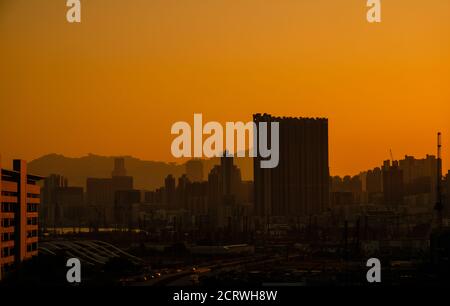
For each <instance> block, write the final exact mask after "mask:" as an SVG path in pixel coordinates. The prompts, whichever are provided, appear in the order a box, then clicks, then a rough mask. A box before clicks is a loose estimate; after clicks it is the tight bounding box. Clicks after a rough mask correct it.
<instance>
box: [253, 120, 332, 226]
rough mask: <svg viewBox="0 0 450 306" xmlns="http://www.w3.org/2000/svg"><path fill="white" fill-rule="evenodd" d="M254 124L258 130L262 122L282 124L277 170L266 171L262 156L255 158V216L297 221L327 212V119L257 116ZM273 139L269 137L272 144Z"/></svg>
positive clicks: (280, 125)
mask: <svg viewBox="0 0 450 306" xmlns="http://www.w3.org/2000/svg"><path fill="white" fill-rule="evenodd" d="M253 121H254V122H255V123H256V127H257V129H259V123H260V122H267V123H268V125H270V123H271V122H278V123H279V151H280V152H279V163H278V166H277V167H275V168H269V169H263V168H261V167H260V160H261V158H260V157H259V154H258V157H256V158H254V166H253V171H254V190H255V197H254V200H255V213H256V215H257V216H265V217H273V216H279V217H287V218H291V217H293V218H296V217H306V216H311V215H315V214H320V213H321V212H323V211H325V210H326V209H327V208H328V207H329V184H330V182H329V165H328V164H329V161H328V119H325V118H317V119H313V118H290V117H289V118H287V117H273V116H271V115H267V114H264V115H260V114H256V115H254V116H253ZM258 132H259V131H258ZM255 138H256V137H255ZM270 138H271V135H270V134H269V140H268V143H269V145H270Z"/></svg>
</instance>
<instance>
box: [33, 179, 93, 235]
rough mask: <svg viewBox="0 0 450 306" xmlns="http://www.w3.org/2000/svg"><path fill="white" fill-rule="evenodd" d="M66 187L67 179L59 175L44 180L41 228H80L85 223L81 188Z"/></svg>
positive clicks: (84, 207) (85, 211) (84, 208)
mask: <svg viewBox="0 0 450 306" xmlns="http://www.w3.org/2000/svg"><path fill="white" fill-rule="evenodd" d="M68 185H69V183H68V179H67V178H65V177H63V176H61V175H57V174H51V175H50V176H48V177H46V178H45V179H44V186H43V187H42V188H41V200H42V201H41V203H42V204H41V211H40V214H39V215H40V219H41V224H42V227H43V228H48V227H53V228H55V227H64V226H81V225H83V224H84V223H85V222H86V221H87V219H86V213H87V210H86V206H85V201H84V191H83V188H82V187H70V186H68Z"/></svg>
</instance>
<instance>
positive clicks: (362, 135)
mask: <svg viewBox="0 0 450 306" xmlns="http://www.w3.org/2000/svg"><path fill="white" fill-rule="evenodd" d="M65 2H66V1H65V0H0V152H1V153H2V156H3V159H4V160H5V161H4V162H8V161H9V160H10V159H11V158H16V157H19V158H25V159H28V160H31V159H33V158H37V157H39V156H41V155H43V154H47V153H53V152H55V153H61V154H64V155H67V156H81V155H84V154H86V153H89V152H91V153H96V154H101V155H133V156H136V157H138V158H142V159H152V160H164V161H174V159H173V158H172V157H171V153H170V143H171V141H172V139H173V138H174V137H173V136H172V135H170V127H171V125H172V123H173V122H175V121H180V120H184V121H192V120H193V113H194V112H201V113H203V117H204V120H216V121H220V122H225V121H238V120H242V121H249V120H251V115H252V113H255V112H267V113H272V114H275V115H290V116H321V117H328V118H329V120H330V168H331V169H330V170H331V173H332V174H340V175H342V174H356V173H358V172H359V171H360V170H365V169H369V168H373V167H375V166H378V165H380V164H381V163H382V161H383V160H384V159H388V158H389V149H392V151H393V154H394V158H396V159H399V158H401V157H402V156H403V155H405V154H409V155H414V156H416V157H423V156H424V155H425V154H427V153H431V154H435V151H436V149H435V142H436V132H437V131H438V130H440V131H442V133H443V136H444V137H443V144H444V155H443V157H444V168H445V169H448V167H449V165H450V163H449V162H447V161H448V159H449V158H450V154H449V153H448V152H450V150H449V148H450V141H449V139H450V124H449V117H450V116H449V115H450V1H448V0H429V1H423V0H421V1H419V0H395V1H382V3H383V7H382V20H383V21H382V23H381V24H369V23H367V21H366V19H365V14H366V7H365V2H366V1H365V0H341V1H335V0H328V1H325V0H314V1H313V0H310V1H306V0H127V1H125V0H122V1H119V0H108V1H100V0H97V1H93V0H89V1H87V0H82V1H81V2H82V23H81V24H69V23H67V22H66V20H65V13H66V7H65ZM4 166H6V165H4Z"/></svg>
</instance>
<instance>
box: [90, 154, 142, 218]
mask: <svg viewBox="0 0 450 306" xmlns="http://www.w3.org/2000/svg"><path fill="white" fill-rule="evenodd" d="M112 174H113V176H112V177H111V178H87V179H86V202H87V206H88V207H89V208H91V211H92V209H93V210H94V212H93V214H94V215H95V218H94V219H93V220H91V223H94V224H96V225H103V226H106V225H110V224H112V223H113V222H114V219H115V212H114V211H115V210H114V197H115V194H116V191H118V190H131V189H133V177H131V176H126V175H125V176H124V175H123V174H126V170H125V167H124V159H123V158H116V159H115V160H114V170H113V171H112Z"/></svg>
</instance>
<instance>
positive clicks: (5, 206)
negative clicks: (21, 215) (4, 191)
mask: <svg viewBox="0 0 450 306" xmlns="http://www.w3.org/2000/svg"><path fill="white" fill-rule="evenodd" d="M16 207H17V204H16V203H8V202H3V203H2V212H15V209H16Z"/></svg>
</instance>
